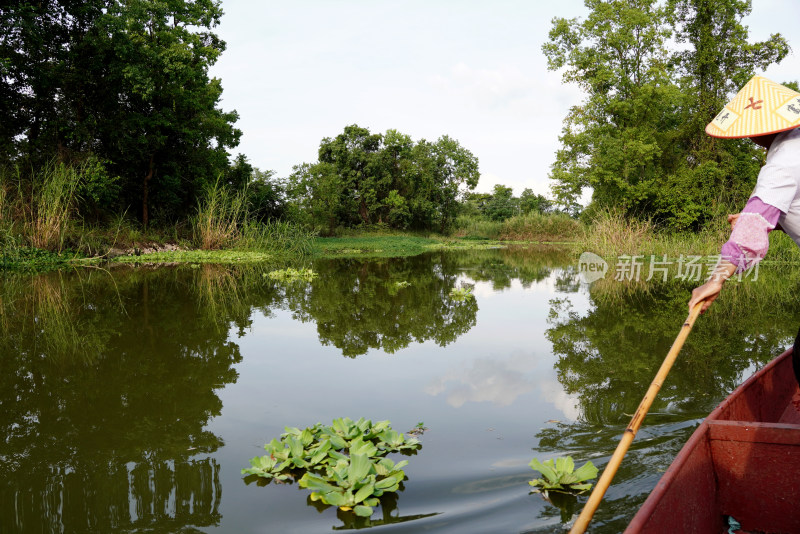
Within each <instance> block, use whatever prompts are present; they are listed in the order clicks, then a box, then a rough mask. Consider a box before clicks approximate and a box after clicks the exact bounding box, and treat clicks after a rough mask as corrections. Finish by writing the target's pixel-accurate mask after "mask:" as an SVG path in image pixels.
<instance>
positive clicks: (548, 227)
mask: <svg viewBox="0 0 800 534" xmlns="http://www.w3.org/2000/svg"><path fill="white" fill-rule="evenodd" d="M582 237H583V227H582V226H581V224H580V223H579V222H578V221H576V220H575V219H573V218H572V217H570V216H568V215H565V214H563V213H554V214H542V213H528V214H526V215H515V216H514V217H511V218H510V219H507V220H505V221H503V224H502V226H501V228H500V239H502V240H507V241H522V240H524V241H545V242H550V243H553V242H565V241H576V240H579V239H581V238H582Z"/></svg>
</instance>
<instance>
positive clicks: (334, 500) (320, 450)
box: [242, 418, 422, 517]
mask: <svg viewBox="0 0 800 534" xmlns="http://www.w3.org/2000/svg"><path fill="white" fill-rule="evenodd" d="M285 430H286V432H284V433H283V434H281V439H280V440H278V439H273V440H272V441H270V442H269V443H267V444H266V445H265V446H264V449H265V450H266V451H267V454H266V455H264V456H257V457H255V458H253V459H251V460H250V467H248V468H245V469H242V474H247V475H254V476H256V477H260V478H262V479H267V480H273V479H274V480H277V481H287V480H289V479H292V478H295V477H297V476H300V473H301V472H302V476H300V478H299V480H298V484H299V485H300V487H301V488H307V489H310V490H311V500H312V501H320V502H322V503H324V504H328V505H331V506H337V507H339V508H340V509H342V510H344V511H350V510H352V511H353V512H354V513H355V514H356V515H358V516H362V517H369V516H371V515H372V512H373V508H374V507H375V506H377V505H378V503H379V501H378V497H380V496H381V495H383V494H384V493H386V492H395V491H397V490H398V489H399V487H400V483H401V482H402V481H403V480H404V479H405V472H404V471H403V467H405V466H406V465H407V464H408V462H407V461H405V460H404V461H401V462H397V463H395V462H394V461H392V460H390V459H389V458H386V455H388V454H390V453H396V452H405V453H413V452H415V451H416V450H418V449H419V448H420V447H421V446H422V445H421V444H420V442H419V440H417V439H416V438H411V437H406V436H405V435H404V434H401V433H399V432H396V431H395V430H393V429H392V428H391V426H390V422H389V421H379V422H377V423H375V424H374V425H373V424H372V421H370V420H368V419H364V418H361V419H359V420H358V421H353V420H352V419H349V418H340V419H334V420H333V423H332V424H331V425H330V426H323V425H322V424H321V423H317V424H316V425H314V426H312V427H310V428H306V429H303V430H300V429H299V428H294V427H286V428H285Z"/></svg>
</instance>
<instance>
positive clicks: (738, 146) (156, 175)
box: [0, 0, 800, 268]
mask: <svg viewBox="0 0 800 534" xmlns="http://www.w3.org/2000/svg"><path fill="white" fill-rule="evenodd" d="M586 5H587V7H588V8H589V15H588V16H587V18H586V20H583V21H582V20H579V19H555V20H554V21H553V26H552V29H551V32H550V35H549V41H548V42H547V43H546V44H545V45H544V47H543V52H544V54H545V55H546V57H547V60H548V65H549V68H550V69H551V70H561V71H562V72H563V79H564V82H565V83H573V84H577V85H578V86H579V87H580V89H581V90H582V91H583V93H584V96H585V98H584V100H583V101H582V102H581V103H580V105H577V106H575V107H573V108H572V109H571V111H570V112H569V115H568V116H567V117H566V118H565V121H564V129H563V130H562V134H561V136H560V142H561V148H560V149H559V151H558V152H557V154H556V158H555V162H554V163H553V166H552V172H551V175H550V178H551V179H552V183H553V198H547V197H545V196H544V195H541V194H536V193H534V192H533V190H532V189H530V188H528V189H525V190H524V191H522V192H521V193H520V194H519V196H515V195H514V192H513V190H512V188H510V187H507V186H505V185H502V184H497V185H495V186H494V188H493V190H492V192H491V193H479V192H475V189H476V187H477V185H478V182H479V179H480V171H479V161H478V158H477V157H476V155H474V154H473V153H472V152H471V151H470V150H469V149H467V148H466V147H464V146H463V145H462V144H461V143H460V142H459V141H458V140H456V139H454V138H452V137H451V136H449V135H447V134H446V133H442V134H441V135H440V136H439V137H438V138H437V139H436V140H435V141H429V140H426V139H413V138H412V137H411V136H410V135H409V134H406V133H402V132H399V131H398V130H395V129H388V130H387V131H386V132H384V133H376V132H372V131H370V130H369V128H366V127H363V126H359V125H357V124H350V125H347V126H345V127H344V128H343V130H342V131H341V133H339V134H337V135H333V136H330V137H325V138H323V139H322V140H321V141H320V143H319V148H318V152H317V159H316V160H315V161H311V162H302V163H298V164H297V165H296V166H294V168H293V171H292V172H291V173H290V174H289V175H288V176H285V177H279V176H276V173H275V172H274V171H271V170H261V169H258V168H255V167H253V166H252V165H251V164H250V163H249V162H248V159H247V156H246V155H243V154H238V155H235V156H234V155H233V154H232V153H231V150H232V149H234V148H235V147H236V146H237V145H238V142H239V138H240V136H241V132H240V131H239V130H238V129H237V128H235V126H234V125H235V123H236V121H237V119H238V115H237V113H236V112H235V111H224V110H222V109H221V108H220V107H219V105H220V103H221V98H222V85H221V81H220V80H218V79H215V78H211V77H210V76H209V68H210V67H211V66H213V65H214V63H215V62H216V61H217V59H218V58H219V56H220V54H221V53H222V52H223V51H224V49H225V43H224V42H223V41H221V40H220V39H219V38H218V36H217V35H216V34H215V33H214V31H213V30H214V28H215V27H216V26H217V25H218V24H220V22H221V17H222V10H221V8H220V5H219V3H218V2H214V1H213V0H201V1H197V2H180V1H179V2H173V3H171V4H170V5H169V6H164V5H162V3H159V2H156V1H155V0H144V1H142V2H138V3H137V4H136V5H135V6H134V5H132V4H128V3H125V2H118V1H112V2H107V1H100V0H91V1H89V2H83V3H81V4H80V5H78V4H75V5H74V6H73V5H63V4H62V3H59V2H55V1H46V2H39V3H37V4H35V5H28V4H26V3H22V4H18V5H15V6H14V7H11V8H9V9H7V10H3V11H2V12H0V28H3V30H2V31H0V74H2V76H0V94H2V95H3V98H2V99H1V100H2V102H0V111H2V112H3V116H4V117H6V120H4V121H3V122H2V124H0V250H1V251H2V252H1V253H0V268H9V266H12V267H13V266H19V265H31V259H34V260H35V261H34V263H36V262H38V263H41V264H43V265H51V266H52V265H60V264H63V263H65V262H67V261H70V260H71V259H73V258H76V257H94V258H101V259H102V258H112V257H120V256H133V257H135V258H138V257H140V256H142V255H144V256H148V255H152V254H155V256H150V259H152V260H154V261H160V260H161V259H163V258H164V257H170V255H172V256H178V255H181V254H184V255H185V254H186V253H187V252H186V251H197V250H203V251H216V250H227V251H240V252H242V253H244V252H247V253H248V255H249V257H253V255H256V256H257V255H258V254H261V255H263V256H264V257H272V258H275V257H297V256H304V255H309V254H322V255H326V254H327V255H359V254H361V255H376V256H385V255H391V254H399V255H408V254H413V253H417V251H419V252H421V251H424V250H428V249H430V248H436V247H443V246H444V247H447V246H464V245H463V242H464V241H471V242H475V243H483V244H490V243H493V242H495V241H497V242H536V243H572V244H575V246H576V247H577V248H579V249H581V250H590V251H593V252H596V253H597V254H600V255H602V256H615V255H620V254H629V255H633V254H645V255H650V254H653V255H667V256H670V257H676V256H679V255H681V254H703V255H705V254H716V253H718V251H719V247H720V245H721V244H722V243H723V242H724V241H725V239H726V238H727V226H726V223H725V215H726V214H727V213H729V212H736V211H738V209H739V208H740V207H741V206H742V205H743V203H744V201H745V200H746V198H747V195H748V194H749V192H750V191H751V190H752V187H753V184H754V183H755V178H756V175H757V172H758V169H759V167H760V165H761V164H762V163H763V159H764V157H763V153H762V152H760V149H758V148H757V147H755V146H754V145H753V144H752V143H749V142H746V141H742V140H718V139H711V138H709V137H707V136H706V135H705V134H704V132H703V126H704V125H705V123H707V122H708V121H709V120H710V119H711V118H713V116H714V114H715V113H716V111H717V110H719V109H721V107H722V106H723V104H724V103H725V102H726V101H727V99H728V98H729V96H730V95H731V94H732V93H733V92H734V91H735V90H736V89H737V88H738V87H739V86H741V85H742V84H743V83H744V82H745V81H746V80H747V79H749V77H750V76H751V75H752V74H753V73H754V72H756V71H757V70H763V69H765V68H766V67H768V66H769V65H771V64H773V63H776V62H780V61H781V60H782V59H783V58H784V57H785V56H786V54H787V53H788V51H789V46H788V43H787V42H786V41H785V39H784V38H783V37H781V36H780V35H773V36H771V37H770V38H769V39H768V40H766V41H763V42H757V43H751V42H749V41H748V32H747V28H746V26H743V25H742V24H741V20H742V17H744V16H746V15H747V14H748V13H749V12H750V9H751V6H750V2H739V1H733V0H714V1H711V0H665V1H661V2H658V1H655V0H645V1H642V2H631V1H630V0H613V1H600V0H587V2H586ZM723 42H724V44H725V46H721V43H723ZM677 45H680V48H676V46H677ZM671 47H672V48H671ZM729 49H737V50H743V51H745V52H743V53H741V54H725V50H729ZM787 85H790V86H792V87H797V86H796V84H793V83H792V82H787ZM587 192H591V201H590V203H589V204H588V205H587V206H582V205H581V204H580V203H579V200H580V199H581V198H582V196H584V193H587ZM398 235H399V236H400V237H397V236H398ZM775 235H777V234H775ZM315 237H319V238H320V239H315ZM330 238H337V240H336V241H334V240H332V239H330ZM354 240H356V241H354ZM773 241H774V244H773V250H772V252H771V253H770V259H773V260H776V259H777V260H779V261H796V260H797V259H798V258H800V256H798V252H797V251H796V250H795V248H794V247H793V246H792V245H791V244H790V242H789V241H788V240H787V239H784V238H783V236H778V237H776V238H775V239H774V240H773ZM200 256H204V257H212V256H213V253H212V254H211V256H209V255H208V254H206V255H203V254H200ZM229 256H230V255H229ZM231 257H237V255H236V254H233V255H232V256H231Z"/></svg>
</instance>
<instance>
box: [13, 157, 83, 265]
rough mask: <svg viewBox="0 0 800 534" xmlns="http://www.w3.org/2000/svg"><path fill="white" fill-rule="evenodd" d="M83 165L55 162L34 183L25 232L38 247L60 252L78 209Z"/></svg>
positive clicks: (25, 217) (25, 214) (47, 166)
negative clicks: (78, 194) (77, 201)
mask: <svg viewBox="0 0 800 534" xmlns="http://www.w3.org/2000/svg"><path fill="white" fill-rule="evenodd" d="M80 172H81V170H80V169H79V168H75V167H70V166H67V165H64V164H63V163H55V162H51V163H49V164H48V165H46V166H45V167H44V168H42V169H41V170H40V171H39V173H38V176H36V177H35V179H34V180H33V182H32V186H31V194H30V204H29V205H28V209H26V210H24V219H25V223H24V224H25V234H26V235H27V236H28V239H29V240H30V244H31V245H33V246H34V247H36V248H41V249H45V250H51V251H56V252H60V251H61V250H62V249H63V247H64V238H65V236H66V233H67V228H68V225H69V223H70V217H71V215H72V212H73V210H74V209H75V202H76V200H77V195H76V192H77V190H78V184H79V182H80Z"/></svg>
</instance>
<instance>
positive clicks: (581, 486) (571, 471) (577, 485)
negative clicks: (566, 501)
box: [528, 456, 597, 494]
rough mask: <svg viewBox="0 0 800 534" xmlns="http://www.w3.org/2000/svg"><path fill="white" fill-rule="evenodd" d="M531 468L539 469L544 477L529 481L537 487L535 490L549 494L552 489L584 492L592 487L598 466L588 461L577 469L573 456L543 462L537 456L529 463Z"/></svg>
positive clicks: (563, 491)
mask: <svg viewBox="0 0 800 534" xmlns="http://www.w3.org/2000/svg"><path fill="white" fill-rule="evenodd" d="M528 465H530V466H531V469H533V470H535V471H539V472H540V473H541V474H542V478H535V479H533V480H531V481H530V482H528V484H530V485H531V486H533V487H534V488H536V489H535V490H534V491H535V492H542V493H545V494H547V493H548V492H551V491H556V492H562V493H583V492H584V491H587V490H590V489H591V488H592V484H591V482H587V480H592V479H593V478H597V468H596V467H595V466H594V465H593V464H592V462H586V463H585V464H583V466H582V467H580V468H578V469H575V462H574V461H573V460H572V457H571V456H566V457H564V458H556V460H555V462H553V460H552V459H551V460H547V461H546V462H544V463H542V462H540V461H539V460H537V459H536V458H534V459H533V460H531V463H530V464H528Z"/></svg>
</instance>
